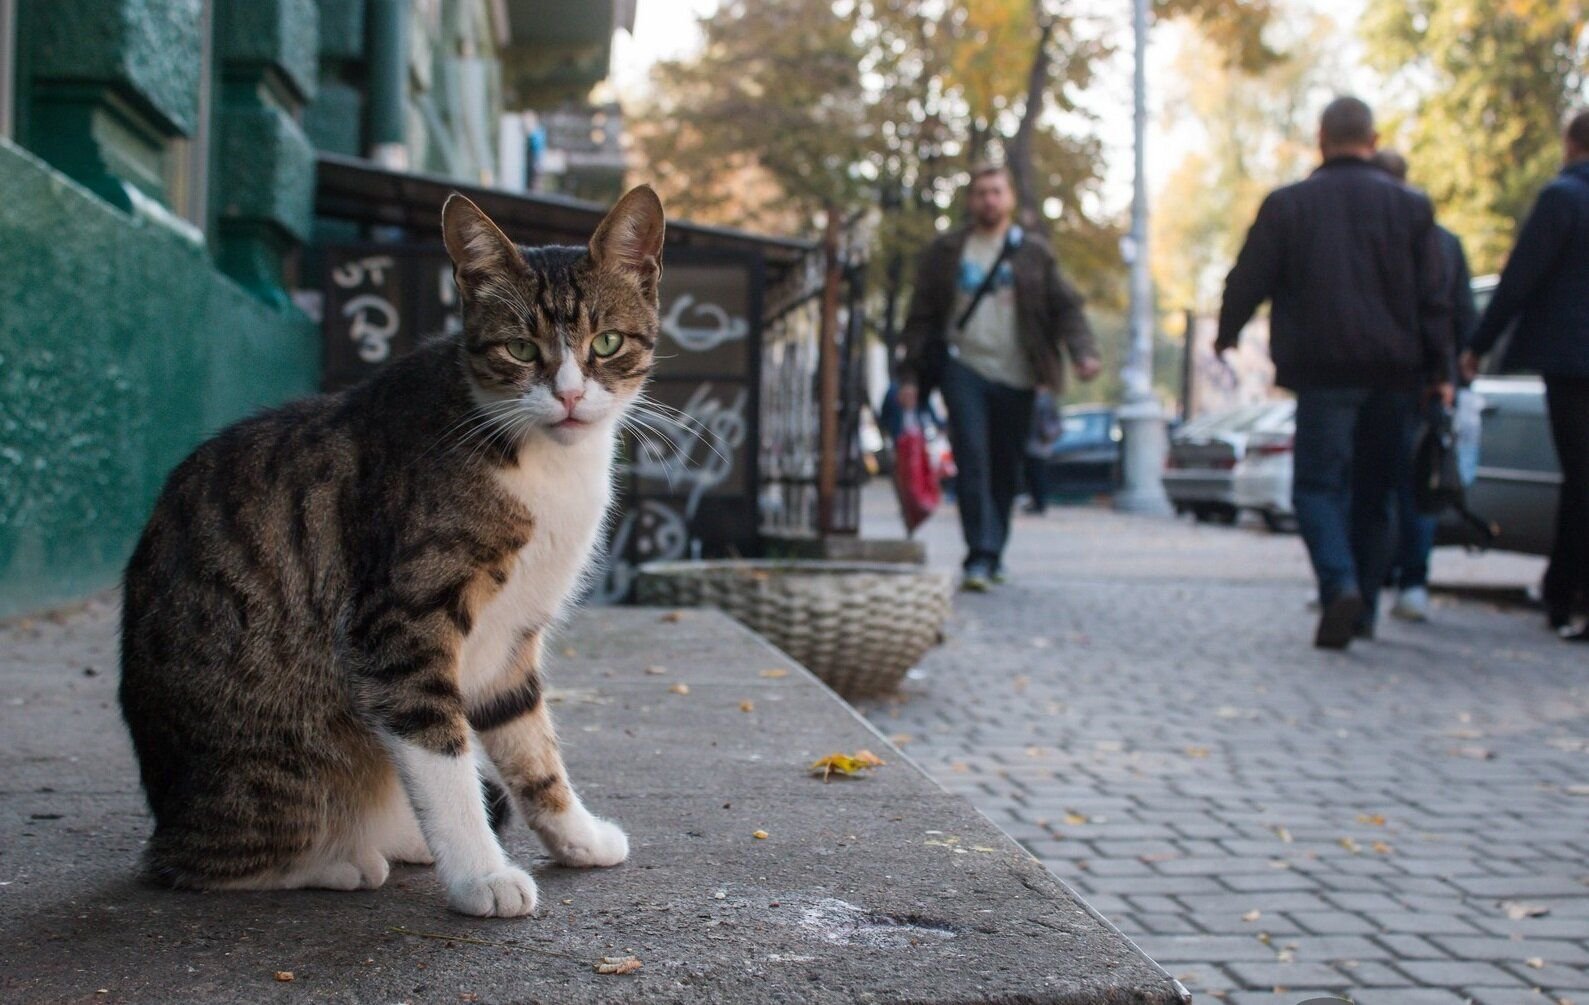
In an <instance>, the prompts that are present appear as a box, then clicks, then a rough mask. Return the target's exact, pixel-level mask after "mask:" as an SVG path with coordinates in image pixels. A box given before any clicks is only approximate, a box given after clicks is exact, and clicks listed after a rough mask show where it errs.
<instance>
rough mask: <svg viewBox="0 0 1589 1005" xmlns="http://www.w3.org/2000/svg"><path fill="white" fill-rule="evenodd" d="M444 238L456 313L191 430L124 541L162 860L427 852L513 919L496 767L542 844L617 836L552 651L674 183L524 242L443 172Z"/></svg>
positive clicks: (602, 853) (246, 885)
mask: <svg viewBox="0 0 1589 1005" xmlns="http://www.w3.org/2000/svg"><path fill="white" fill-rule="evenodd" d="M442 233H443V239H444V241H445V243H446V247H447V251H448V254H449V255H450V257H451V258H452V262H453V266H454V273H453V274H454V278H455V279H456V283H457V287H458V291H459V294H460V297H461V301H462V311H463V328H462V331H461V333H459V334H456V335H451V336H443V337H441V338H438V339H434V340H431V341H429V342H427V343H425V344H423V345H421V346H420V347H419V348H417V349H416V350H414V351H413V352H412V353H410V354H408V355H407V356H405V357H402V358H400V359H398V360H395V361H394V362H392V363H390V364H388V365H387V366H386V367H385V368H383V369H382V370H380V371H378V372H377V373H376V374H374V375H373V376H372V377H370V378H369V379H368V380H367V381H366V382H364V383H363V384H360V385H358V386H356V387H353V388H350V389H348V390H346V391H342V392H340V393H336V394H331V395H322V396H320V397H315V398H310V399H307V400H303V401H299V402H295V403H292V404H289V405H286V406H285V407H282V408H279V409H276V410H274V411H270V412H266V413H263V414H261V415H258V416H256V417H253V418H250V419H246V420H244V421H241V422H239V423H237V424H235V425H233V426H231V427H229V428H227V429H225V430H223V431H222V432H220V433H219V434H218V435H216V436H215V437H214V438H212V439H210V440H209V441H207V442H206V443H204V444H202V445H201V446H200V447H198V448H197V449H196V450H195V451H194V452H193V453H192V454H191V455H190V456H189V457H188V458H187V459H186V460H185V461H183V462H182V463H181V464H180V465H179V466H178V467H177V468H176V469H175V470H174V471H173V472H172V474H171V475H170V477H169V479H168V481H167V482H166V485H165V487H164V489H163V491H162V493H161V495H160V497H159V500H158V502H157V503H156V505H155V508H154V511H153V515H152V516H151V517H150V520H149V523H148V525H147V527H146V528H145V529H144V532H143V534H142V536H141V538H140V540H139V542H138V545H137V547H136V549H135V551H134V553H133V555H132V558H131V560H130V561H129V563H128V566H127V570H126V576H125V582H124V610H123V616H122V650H121V663H122V666H121V670H122V675H121V685H120V698H121V706H122V713H123V716H124V718H125V720H126V723H127V726H128V729H129V731H130V732H131V734H132V739H133V745H134V747H135V749H136V752H137V755H138V763H139V769H140V774H141V777H142V781H143V787H144V791H145V794H146V796H147V798H148V802H149V807H150V809H151V811H152V812H153V815H154V819H155V828H154V834H153V836H152V837H151V838H150V841H149V844H148V848H147V852H146V861H145V867H146V870H147V873H148V874H149V876H150V877H151V878H152V879H154V880H155V881H157V882H160V883H163V884H166V885H170V886H177V887H190V888H201V889H213V890H276V889H293V888H303V887H316V888H328V889H337V890H353V889H373V888H377V887H379V886H381V885H382V883H383V882H385V880H386V877H387V874H388V871H389V868H390V863H392V862H409V863H419V864H429V863H432V862H433V863H434V865H435V867H436V871H437V874H438V876H439V879H440V881H441V883H442V885H443V886H444V887H445V888H446V891H447V903H448V906H449V907H451V908H452V909H453V910H455V911H458V912H461V913H463V914H469V915H478V916H500V917H512V916H519V915H525V914H529V913H531V912H533V911H534V910H535V903H536V888H535V882H534V880H533V879H532V878H531V877H530V875H529V874H528V873H526V872H525V871H524V870H522V869H520V868H518V867H517V866H515V865H514V864H513V863H512V862H510V861H509V860H508V858H507V856H506V854H505V853H504V851H503V849H502V845H501V844H500V843H499V841H498V838H497V835H496V833H495V832H494V829H493V827H492V824H491V819H490V818H491V816H492V815H493V809H500V807H495V808H494V807H492V806H490V805H488V799H487V797H486V795H485V794H484V791H485V789H491V788H494V785H493V782H494V780H493V781H488V782H486V783H485V789H483V783H482V774H484V775H485V776H487V777H488V778H489V776H491V775H495V776H497V778H500V781H501V783H502V785H503V787H504V788H505V789H506V792H507V793H509V794H510V796H511V800H512V803H513V804H514V805H515V806H516V808H517V810H518V811H519V814H520V815H521V816H522V817H523V819H524V820H526V821H527V822H528V824H529V826H530V827H531V828H532V829H533V830H534V831H535V832H536V833H537V834H538V835H539V836H540V838H541V840H542V842H543V843H544V844H545V845H546V847H547V849H548V850H549V851H550V853H551V855H552V856H553V858H555V859H556V860H557V861H558V862H560V863H562V864H564V865H569V866H611V865H616V864H618V863H620V862H622V861H624V859H625V858H626V857H627V856H628V851H629V844H628V838H627V837H626V836H625V835H624V832H623V831H622V830H621V829H620V828H619V827H618V826H617V825H615V824H613V823H611V822H609V821H606V820H602V819H600V818H598V817H595V816H593V815H592V814H591V813H590V811H589V810H587V809H586V808H585V806H584V805H583V804H582V803H581V801H580V799H579V796H578V795H576V794H575V792H574V789H573V788H572V786H571V785H570V784H569V781H568V778H567V775H566V774H565V772H564V768H563V762H562V758H561V756H560V754H559V752H558V746H557V739H556V736H555V735H554V733H553V730H552V723H551V720H550V717H549V715H548V712H547V709H546V706H545V704H544V702H543V701H542V683H541V676H540V663H541V650H542V644H543V643H542V640H543V638H544V637H545V634H546V632H547V630H548V628H549V627H550V626H552V625H553V624H554V623H555V622H557V620H558V619H559V617H560V616H561V615H562V614H563V613H564V612H565V609H566V608H567V607H568V605H569V602H570V598H571V596H572V595H573V594H574V593H575V591H576V589H577V588H578V586H579V584H580V582H581V577H582V575H583V574H584V570H585V569H586V567H587V564H588V563H589V561H590V559H591V556H592V553H593V551H594V550H595V547H596V544H597V541H598V538H599V537H600V535H601V528H602V524H603V521H604V519H605V514H606V512H607V509H608V505H609V503H610V501H611V497H612V480H613V479H612V469H613V458H614V451H615V444H616V438H617V429H618V426H619V423H620V420H621V419H622V417H623V415H624V413H625V411H626V410H627V409H628V408H629V407H630V406H631V405H632V404H633V403H634V401H635V399H636V397H637V396H638V395H639V394H640V392H641V389H642V387H643V385H644V383H645V381H646V379H647V376H648V375H649V373H650V370H651V365H652V352H653V347H654V346H655V344H656V339H657V333H658V319H657V288H658V283H659V282H660V279H661V270H662V262H661V255H662V243H663V233H664V220H663V211H662V204H661V202H660V200H658V198H657V196H656V194H655V192H653V191H652V190H651V189H650V188H649V187H647V186H641V187H639V188H636V189H634V190H632V191H630V192H629V193H628V194H627V195H625V196H624V197H623V198H622V199H621V200H619V202H618V203H617V204H616V205H615V206H614V207H613V208H612V210H611V211H610V212H609V213H608V214H607V216H606V217H605V219H604V220H603V221H602V223H601V224H600V226H599V227H598V228H597V230H596V232H595V234H594V236H593V237H592V238H591V240H590V244H589V247H588V248H574V247H544V248H534V249H524V248H520V247H518V246H516V245H515V244H514V243H513V242H512V241H510V240H509V239H508V238H507V237H506V236H505V235H504V234H503V233H502V231H501V230H500V229H498V227H497V226H496V224H495V223H493V222H492V221H491V220H490V219H489V218H488V217H487V216H486V215H485V214H484V213H483V212H482V211H481V210H480V209H479V207H477V206H476V205H475V204H474V203H472V202H470V201H469V200H468V199H466V198H464V197H463V196H461V195H457V194H454V195H452V196H451V197H450V198H449V199H448V200H447V202H446V204H445V206H444V207H443V210H442ZM496 791H497V792H498V794H499V795H500V794H501V790H500V789H498V790H496Z"/></svg>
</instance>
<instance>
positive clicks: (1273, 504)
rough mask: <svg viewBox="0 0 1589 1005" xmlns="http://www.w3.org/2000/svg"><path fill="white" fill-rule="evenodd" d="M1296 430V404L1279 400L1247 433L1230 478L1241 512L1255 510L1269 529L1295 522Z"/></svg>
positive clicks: (1286, 526)
mask: <svg viewBox="0 0 1589 1005" xmlns="http://www.w3.org/2000/svg"><path fill="white" fill-rule="evenodd" d="M1296 433H1297V403H1296V402H1295V401H1282V402H1276V403H1275V406H1274V408H1273V409H1272V410H1271V411H1270V412H1269V413H1267V414H1266V415H1265V416H1264V417H1263V419H1262V420H1261V421H1260V422H1259V424H1258V425H1257V426H1255V427H1254V429H1253V430H1252V431H1251V432H1250V433H1248V434H1247V449H1246V450H1245V451H1243V453H1242V458H1241V461H1240V462H1238V463H1237V465H1236V470H1235V473H1234V476H1233V477H1232V479H1231V482H1232V487H1233V491H1234V495H1235V503H1236V509H1237V511H1238V512H1249V513H1256V514H1258V516H1259V517H1261V518H1262V519H1263V522H1264V524H1265V525H1266V526H1268V528H1269V529H1270V530H1274V531H1279V530H1289V529H1291V528H1293V527H1294V526H1295V525H1296V512H1295V510H1293V509H1292V506H1291V473H1292V470H1293V464H1292V461H1293V458H1294V449H1295V445H1296Z"/></svg>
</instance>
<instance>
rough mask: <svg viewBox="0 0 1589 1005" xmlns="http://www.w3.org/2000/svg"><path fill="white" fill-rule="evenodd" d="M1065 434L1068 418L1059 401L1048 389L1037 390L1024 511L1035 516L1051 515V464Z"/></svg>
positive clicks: (1027, 445) (1028, 454) (1029, 446)
mask: <svg viewBox="0 0 1589 1005" xmlns="http://www.w3.org/2000/svg"><path fill="white" fill-rule="evenodd" d="M1064 434H1065V416H1064V415H1063V414H1062V413H1061V412H1060V409H1059V399H1058V398H1056V397H1054V392H1053V391H1050V390H1049V389H1048V388H1046V387H1040V388H1038V389H1037V400H1036V401H1034V402H1033V403H1032V433H1031V435H1030V436H1028V437H1027V438H1026V469H1025V471H1026V479H1025V480H1026V495H1027V502H1026V505H1025V506H1024V507H1023V510H1024V511H1025V512H1026V513H1028V514H1030V515H1032V516H1042V515H1043V514H1044V513H1047V512H1048V493H1049V489H1050V486H1049V484H1048V462H1049V460H1050V459H1051V458H1052V457H1053V454H1054V445H1055V444H1056V443H1058V442H1059V438H1060V437H1061V436H1063V435H1064Z"/></svg>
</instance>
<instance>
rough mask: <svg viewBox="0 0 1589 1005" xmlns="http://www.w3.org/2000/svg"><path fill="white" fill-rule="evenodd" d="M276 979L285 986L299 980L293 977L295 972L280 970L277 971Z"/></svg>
mask: <svg viewBox="0 0 1589 1005" xmlns="http://www.w3.org/2000/svg"><path fill="white" fill-rule="evenodd" d="M276 979H277V980H278V981H281V982H282V983H283V984H286V983H287V982H288V981H293V980H297V978H296V977H295V976H294V975H293V972H292V971H291V970H278V971H276Z"/></svg>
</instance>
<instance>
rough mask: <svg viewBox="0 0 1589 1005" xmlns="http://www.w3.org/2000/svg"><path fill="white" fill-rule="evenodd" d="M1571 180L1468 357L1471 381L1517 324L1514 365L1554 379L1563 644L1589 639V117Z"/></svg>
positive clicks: (1578, 138)
mask: <svg viewBox="0 0 1589 1005" xmlns="http://www.w3.org/2000/svg"><path fill="white" fill-rule="evenodd" d="M1562 142H1563V146H1564V148H1565V152H1566V157H1565V161H1566V163H1565V165H1564V166H1563V167H1562V170H1561V174H1559V175H1557V176H1556V178H1555V180H1554V181H1552V182H1551V183H1550V184H1548V185H1546V186H1545V188H1544V189H1543V190H1542V191H1541V192H1540V193H1539V198H1538V199H1537V200H1536V201H1535V203H1534V208H1533V210H1532V212H1530V213H1529V214H1528V219H1527V220H1526V221H1525V222H1524V223H1523V229H1522V231H1521V232H1520V233H1519V234H1518V235H1517V243H1516V245H1515V246H1513V248H1512V253H1511V255H1510V256H1508V258H1507V260H1506V268H1505V269H1504V270H1503V271H1502V272H1501V282H1500V285H1499V286H1497V287H1496V288H1495V295H1494V297H1493V298H1492V299H1491V300H1490V304H1489V306H1488V307H1487V308H1485V311H1484V317H1483V319H1482V320H1480V322H1479V330H1478V331H1477V332H1476V333H1475V334H1474V336H1473V341H1472V342H1471V343H1470V344H1469V346H1468V349H1467V351H1466V352H1464V353H1463V354H1462V372H1463V375H1464V376H1467V377H1469V378H1470V379H1471V377H1472V376H1473V375H1475V374H1476V373H1477V372H1478V368H1479V360H1480V358H1481V357H1483V356H1485V355H1486V354H1488V353H1489V352H1490V351H1491V350H1492V349H1494V348H1495V343H1496V340H1498V339H1499V338H1500V337H1501V335H1502V334H1503V333H1504V332H1505V331H1506V329H1507V326H1508V325H1510V324H1511V323H1512V322H1513V321H1514V320H1515V321H1516V322H1517V330H1516V332H1515V333H1514V334H1513V335H1512V338H1511V342H1510V345H1509V347H1508V349H1507V351H1506V364H1507V367H1508V369H1522V370H1531V371H1534V372H1537V373H1539V374H1540V375H1542V376H1543V377H1544V379H1545V403H1546V408H1547V410H1548V411H1549V413H1550V433H1551V438H1552V439H1553V440H1554V441H1555V443H1556V456H1557V458H1558V459H1559V460H1560V462H1561V496H1560V498H1559V500H1558V502H1557V505H1556V539H1555V543H1554V545H1553V546H1552V548H1551V553H1550V565H1549V567H1548V568H1547V569H1546V571H1545V613H1546V616H1547V618H1548V619H1549V622H1550V626H1551V628H1553V629H1555V630H1556V631H1558V632H1560V633H1561V634H1562V637H1563V638H1568V639H1573V640H1576V641H1586V640H1589V628H1585V627H1583V626H1579V627H1577V628H1574V627H1573V626H1572V624H1571V622H1572V617H1573V611H1574V609H1575V607H1576V605H1577V604H1579V603H1580V602H1582V601H1584V600H1589V111H1580V112H1578V113H1577V114H1576V115H1574V116H1573V117H1572V118H1571V120H1570V121H1569V122H1568V124H1567V129H1566V131H1565V133H1564V135H1563V138H1562Z"/></svg>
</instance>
